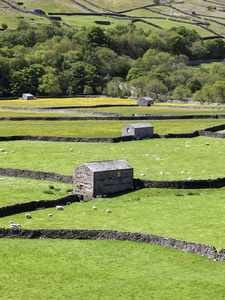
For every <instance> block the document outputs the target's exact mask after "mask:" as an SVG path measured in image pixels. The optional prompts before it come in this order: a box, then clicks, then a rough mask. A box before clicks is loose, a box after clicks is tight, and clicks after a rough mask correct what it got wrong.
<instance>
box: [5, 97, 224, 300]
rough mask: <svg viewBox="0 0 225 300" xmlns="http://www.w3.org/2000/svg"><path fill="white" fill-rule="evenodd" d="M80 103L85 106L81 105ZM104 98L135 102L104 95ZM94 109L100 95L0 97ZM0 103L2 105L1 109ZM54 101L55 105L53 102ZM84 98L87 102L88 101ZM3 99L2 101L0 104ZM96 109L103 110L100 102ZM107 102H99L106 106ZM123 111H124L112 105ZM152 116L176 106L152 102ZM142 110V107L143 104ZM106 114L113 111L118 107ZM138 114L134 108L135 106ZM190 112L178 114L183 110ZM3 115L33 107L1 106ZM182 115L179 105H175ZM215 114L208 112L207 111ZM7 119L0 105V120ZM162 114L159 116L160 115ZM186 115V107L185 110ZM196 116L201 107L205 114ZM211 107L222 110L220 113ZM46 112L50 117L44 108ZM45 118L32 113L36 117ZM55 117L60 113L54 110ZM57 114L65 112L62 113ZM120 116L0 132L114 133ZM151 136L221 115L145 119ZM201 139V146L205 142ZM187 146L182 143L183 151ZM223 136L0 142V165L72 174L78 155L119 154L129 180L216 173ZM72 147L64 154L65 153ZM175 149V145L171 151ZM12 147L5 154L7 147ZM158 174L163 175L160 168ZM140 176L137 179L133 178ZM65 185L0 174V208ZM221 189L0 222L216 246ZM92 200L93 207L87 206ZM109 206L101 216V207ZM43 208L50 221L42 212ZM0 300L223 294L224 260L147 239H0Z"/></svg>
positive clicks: (144, 193)
mask: <svg viewBox="0 0 225 300" xmlns="http://www.w3.org/2000/svg"><path fill="white" fill-rule="evenodd" d="M86 101H87V102H86ZM106 101H108V102H107V103H106V104H111V103H115V102H114V101H116V104H135V103H133V102H132V101H133V100H124V99H122V100H120V99H116V100H115V99H107V100H106ZM84 102H85V103H86V105H96V104H103V103H105V100H104V99H102V98H101V99H91V100H90V99H77V98H75V99H66V100H65V101H64V100H63V101H62V99H52V100H48V101H46V100H43V99H41V100H40V101H39V100H38V102H37V101H31V102H30V101H29V102H27V101H24V104H23V102H22V101H21V100H17V101H10V102H8V103H7V101H4V105H5V106H15V107H26V105H28V106H30V107H37V106H38V107H49V106H62V105H63V106H75V105H80V106H81V105H84ZM9 103H10V105H9ZM62 103H63V104H62ZM90 103H93V104H90ZM1 104H2V105H3V101H2V102H1ZM104 109H105V108H104ZM110 109H111V108H107V111H108V110H110ZM117 109H119V110H120V111H123V112H124V114H128V113H130V111H132V107H130V108H129V107H126V108H124V107H119V108H117ZM153 109H154V112H153V113H155V114H156V113H160V111H161V113H162V114H163V113H164V114H167V113H166V112H165V111H170V113H174V114H175V113H176V111H177V109H175V108H173V107H172V106H171V107H170V108H168V109H167V108H160V107H156V108H155V107H154V108H153ZM149 110H151V108H149ZM120 111H116V112H120ZM140 111H141V108H140ZM191 111H192V110H191V109H190V110H189V109H188V110H187V113H191ZM11 112H12V113H13V114H14V115H12V116H23V115H29V116H37V115H36V112H25V111H17V112H15V111H9V115H8V116H10V113H11ZM179 112H181V113H185V112H186V110H183V109H180V110H179ZM209 112H210V113H211V112H212V113H215V110H209ZM4 113H5V115H7V113H6V112H5V111H4V110H1V111H0V116H3V115H4ZM170 113H168V114H170ZM193 113H196V110H193ZM201 113H207V112H206V111H205V110H204V111H203V110H202V111H201ZM220 113H222V112H221V111H220ZM48 114H49V116H56V114H53V113H52V114H51V115H50V113H48ZM42 115H45V114H44V113H38V116H42ZM59 115H60V114H59ZM63 115H64V116H67V114H63ZM127 123H128V122H127V121H110V120H99V121H54V122H49V121H35V122H34V121H21V122H13V121H1V122H0V136H6V135H20V134H21V135H26V134H31V135H53V136H81V137H82V136H90V137H91V136H96V137H107V136H121V127H122V126H123V125H125V124H127ZM150 123H151V124H152V125H153V126H154V127H155V130H154V131H155V132H156V133H159V134H165V133H172V132H174V133H176V132H177V133H181V132H192V131H194V130H197V129H203V128H206V127H209V126H213V125H218V124H223V123H224V120H223V119H219V120H217V119H199V120H162V121H157V120H156V121H154V120H153V121H150ZM206 142H207V143H209V145H208V146H207V145H206V144H205V143H206ZM187 145H189V146H190V147H187ZM224 146H225V140H224V139H219V138H217V139H216V138H215V139H214V138H207V137H197V138H189V139H151V140H141V141H132V142H123V143H117V144H111V143H69V142H68V143H63V142H44V141H8V142H7V141H6V142H5V141H1V142H0V148H1V149H4V150H5V152H6V153H7V154H5V152H0V166H1V167H5V168H20V169H29V170H38V171H46V172H56V173H60V174H65V175H72V174H73V168H74V167H75V166H77V165H79V164H81V163H83V162H86V161H98V160H109V159H126V160H127V161H128V162H129V163H130V164H131V165H132V166H133V168H134V177H135V178H142V179H150V180H179V179H187V178H190V177H192V178H193V179H209V178H218V177H224V172H225V169H224V164H223V157H224V151H225V150H224V149H225V147H224ZM71 148H73V151H72V152H71V151H70V149H71ZM178 148H179V150H175V149H178ZM12 150H14V152H12ZM160 172H162V173H163V175H161V174H160ZM143 174H144V175H143ZM71 190H72V184H63V183H57V182H51V181H42V180H33V179H26V178H12V177H4V176H0V191H1V193H0V207H1V206H5V205H11V204H14V203H21V202H27V201H35V200H36V201H38V200H48V199H58V198H60V197H63V196H65V195H68V194H70V193H71ZM224 191H225V187H224V188H220V189H199V190H172V189H171V190H167V189H147V188H146V189H141V190H135V191H132V192H127V193H118V194H116V195H114V196H110V197H105V198H96V199H95V200H92V201H88V202H77V203H73V204H71V205H68V206H65V208H64V210H63V211H57V210H56V209H55V208H49V209H44V210H36V211H33V212H30V213H31V215H32V218H31V219H26V218H25V216H24V214H25V213H21V214H16V215H12V216H9V217H4V218H0V227H9V221H10V220H13V221H14V222H15V223H16V224H17V223H19V224H21V225H22V227H23V228H33V229H35V228H61V229H65V228H74V229H111V230H121V231H136V232H143V233H152V234H158V235H162V236H168V237H171V238H177V239H181V240H188V241H193V242H198V243H204V244H210V245H214V246H215V247H216V248H217V250H219V249H221V248H223V247H225V237H224V234H223V229H224V225H225V224H224V223H225V221H224V209H225V198H224ZM92 206H96V207H97V208H98V209H97V210H92ZM107 209H110V210H111V211H112V213H111V214H107V213H106V210H107ZM49 213H53V214H54V215H53V217H52V218H48V214H49ZM0 249H1V251H0V261H1V268H0V298H1V299H3V300H6V299H16V300H22V299H32V300H33V299H34V300H36V299H37V300H39V299H42V300H47V299H48V300H49V299H54V300H55V299H60V300H62V299H79V300H80V299H84V300H86V299H93V300H95V299H96V300H99V299H104V300H105V299H113V300H114V299H126V300H130V299H137V300H139V299H156V300H158V299H181V298H184V299H191V300H192V299H223V297H224V293H225V288H224V282H225V262H214V261H213V260H212V259H208V258H206V257H200V256H198V255H194V254H191V253H185V252H182V251H179V250H175V249H167V248H163V247H160V246H153V245H150V244H142V243H136V242H119V241H81V240H43V239H40V240H21V239H0Z"/></svg>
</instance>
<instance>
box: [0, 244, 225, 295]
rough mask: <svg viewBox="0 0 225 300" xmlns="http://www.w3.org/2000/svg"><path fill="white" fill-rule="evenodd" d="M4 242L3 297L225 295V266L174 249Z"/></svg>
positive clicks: (2, 245)
mask: <svg viewBox="0 0 225 300" xmlns="http://www.w3.org/2000/svg"><path fill="white" fill-rule="evenodd" d="M0 243H1V252H0V259H1V269H0V280H1V285H0V288H1V299H17V300H24V299H34V300H39V299H54V300H55V299H57V300H61V299H79V300H86V299H93V300H99V299H141V300H143V299H181V297H182V298H184V299H222V298H223V296H224V293H225V289H224V280H225V277H224V276H225V275H224V267H225V263H224V262H213V261H212V260H210V259H207V258H205V257H199V256H197V255H194V254H191V253H185V252H182V251H178V250H174V249H166V248H163V247H159V246H152V245H147V244H141V243H131V242H117V241H78V240H76V241H73V240H68V241H66V240H60V241H58V240H8V239H2V240H1V241H0ZM28 257H29V259H27V258H28ZM9 283H10V284H9Z"/></svg>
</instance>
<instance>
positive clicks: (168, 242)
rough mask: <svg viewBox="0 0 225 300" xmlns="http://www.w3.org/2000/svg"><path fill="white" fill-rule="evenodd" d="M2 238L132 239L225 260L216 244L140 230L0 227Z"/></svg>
mask: <svg viewBox="0 0 225 300" xmlns="http://www.w3.org/2000/svg"><path fill="white" fill-rule="evenodd" d="M0 238H20V239H74V240H76V239H79V240H116V241H130V242H139V243H147V244H152V245H159V246H163V247H166V248H173V249H178V250H182V251H185V252H189V253H194V254H198V255H201V256H205V257H208V258H212V259H215V260H225V249H221V250H220V251H219V253H217V251H216V248H215V247H214V246H210V245H205V244H199V243H194V242H190V241H182V240H178V239H173V238H168V237H163V236H159V235H154V234H146V233H140V232H123V231H116V230H79V229H10V228H0Z"/></svg>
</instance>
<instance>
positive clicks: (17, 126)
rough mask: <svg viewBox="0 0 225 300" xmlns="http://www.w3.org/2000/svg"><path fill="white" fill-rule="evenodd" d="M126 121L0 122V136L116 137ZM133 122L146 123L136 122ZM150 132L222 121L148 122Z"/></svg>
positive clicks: (185, 129)
mask: <svg viewBox="0 0 225 300" xmlns="http://www.w3.org/2000/svg"><path fill="white" fill-rule="evenodd" d="M133 122H134V121H132V120H131V121H126V120H123V121H122V120H87V121H86V120H77V121H71V120H62V121H60V120H56V121H45V120H41V121H32V120H26V121H0V136H11V135H38V136H42V135H44V136H62V137H66V136H69V137H116V136H121V132H122V126H124V125H126V124H127V123H133ZM136 122H146V120H145V121H143V120H141V121H139V120H136ZM149 123H150V124H151V125H153V126H154V133H157V134H167V133H187V132H193V131H195V130H200V129H204V128H206V127H210V126H214V125H220V124H224V119H186V120H149Z"/></svg>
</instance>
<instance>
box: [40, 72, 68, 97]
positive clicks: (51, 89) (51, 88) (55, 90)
mask: <svg viewBox="0 0 225 300" xmlns="http://www.w3.org/2000/svg"><path fill="white" fill-rule="evenodd" d="M38 90H39V91H40V92H41V93H43V94H44V95H49V96H57V95H60V94H61V93H62V90H61V89H60V85H59V80H58V77H57V75H55V74H53V73H47V74H45V75H44V76H42V78H41V79H40V85H39V88H38Z"/></svg>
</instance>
